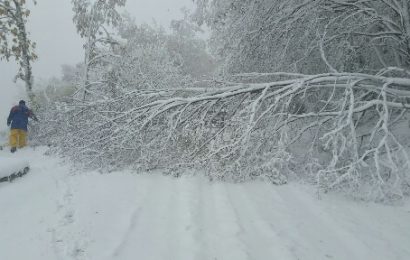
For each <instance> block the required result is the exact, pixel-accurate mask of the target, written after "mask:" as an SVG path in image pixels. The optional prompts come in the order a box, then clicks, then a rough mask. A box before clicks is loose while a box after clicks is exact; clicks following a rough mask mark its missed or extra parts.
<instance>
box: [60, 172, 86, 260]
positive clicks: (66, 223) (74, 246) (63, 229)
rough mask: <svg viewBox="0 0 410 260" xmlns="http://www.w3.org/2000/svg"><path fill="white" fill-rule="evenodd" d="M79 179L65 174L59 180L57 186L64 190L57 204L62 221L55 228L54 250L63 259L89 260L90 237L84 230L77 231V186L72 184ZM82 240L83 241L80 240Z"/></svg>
mask: <svg viewBox="0 0 410 260" xmlns="http://www.w3.org/2000/svg"><path fill="white" fill-rule="evenodd" d="M76 178H77V177H76V176H74V175H72V174H70V173H65V174H62V175H61V176H60V180H57V183H56V185H57V186H58V187H59V190H63V192H62V195H61V197H60V199H59V201H58V204H57V213H58V214H59V215H60V221H59V223H58V224H57V226H56V227H54V228H53V240H54V241H53V244H54V245H53V248H55V250H56V251H57V252H56V253H57V255H59V256H60V257H61V258H62V259H70V260H71V259H75V260H87V259H89V258H88V257H87V254H86V248H87V244H88V243H89V241H88V240H89V239H88V237H89V235H88V234H87V233H86V231H85V230H84V229H82V228H80V229H79V230H76V227H74V226H75V224H76V221H77V220H76V211H75V209H74V206H73V198H74V193H75V192H74V190H73V187H75V186H76V185H75V184H73V183H72V182H73V181H74V180H77V179H76ZM79 238H81V239H79Z"/></svg>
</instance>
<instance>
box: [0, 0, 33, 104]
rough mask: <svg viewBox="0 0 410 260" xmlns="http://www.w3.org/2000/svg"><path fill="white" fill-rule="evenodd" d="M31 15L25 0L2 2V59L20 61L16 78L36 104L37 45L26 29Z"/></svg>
mask: <svg viewBox="0 0 410 260" xmlns="http://www.w3.org/2000/svg"><path fill="white" fill-rule="evenodd" d="M34 3H36V2H34ZM29 15H30V11H29V10H28V9H27V7H26V1H25V0H0V58H4V59H6V60H9V59H10V58H12V57H13V58H15V59H16V61H18V63H19V65H20V67H19V72H18V74H17V76H16V78H19V79H21V80H23V81H24V83H25V87H26V91H27V94H28V97H29V99H30V100H31V101H32V102H34V93H33V72H32V69H31V63H32V62H33V61H34V60H35V59H36V58H37V56H36V54H35V53H34V48H35V43H34V42H32V41H31V40H30V38H29V35H28V32H27V29H26V22H27V17H28V16H29Z"/></svg>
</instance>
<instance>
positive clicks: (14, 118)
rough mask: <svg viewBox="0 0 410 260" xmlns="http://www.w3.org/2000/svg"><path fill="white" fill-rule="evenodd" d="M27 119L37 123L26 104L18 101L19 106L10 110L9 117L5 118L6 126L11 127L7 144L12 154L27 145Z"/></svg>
mask: <svg viewBox="0 0 410 260" xmlns="http://www.w3.org/2000/svg"><path fill="white" fill-rule="evenodd" d="M28 118H31V119H33V120H34V121H38V119H37V117H36V116H35V115H34V114H33V112H32V111H31V110H30V109H29V108H28V107H27V106H26V102H25V101H24V100H20V102H19V104H18V105H17V106H14V107H13V108H12V109H11V111H10V115H9V117H8V118H7V126H11V130H10V139H9V142H10V147H11V150H10V151H11V152H12V153H14V152H15V151H16V150H17V148H23V147H25V146H26V145H27V141H26V140H27V124H28Z"/></svg>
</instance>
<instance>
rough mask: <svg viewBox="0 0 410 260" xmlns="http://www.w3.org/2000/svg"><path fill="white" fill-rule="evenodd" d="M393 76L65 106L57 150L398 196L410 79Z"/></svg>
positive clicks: (222, 85)
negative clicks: (62, 136)
mask: <svg viewBox="0 0 410 260" xmlns="http://www.w3.org/2000/svg"><path fill="white" fill-rule="evenodd" d="M394 70H395V69H394V68H391V69H390V70H389V71H384V72H381V73H380V74H378V75H367V74H354V73H353V74H352V73H329V74H321V75H302V74H288V73H273V74H243V75H237V78H238V79H240V81H242V82H246V81H248V82H249V81H252V82H256V81H259V83H242V84H239V83H235V82H214V88H199V87H191V88H183V89H171V90H134V91H130V92H128V93H126V94H124V95H122V96H121V97H116V98H106V99H97V100H95V101H89V102H86V103H84V102H78V103H65V104H63V103H60V106H59V107H57V108H56V109H58V110H59V111H61V112H64V115H65V117H67V115H68V120H61V119H60V120H61V121H60V120H58V124H59V127H63V128H64V132H65V135H64V138H59V139H58V145H59V147H60V149H61V151H62V152H63V153H65V154H68V155H70V156H71V157H72V158H73V159H74V160H75V161H77V162H79V163H80V164H81V165H86V166H87V167H91V168H100V169H118V168H124V167H133V168H144V169H157V168H166V169H169V170H171V171H172V170H176V169H183V168H186V167H195V168H198V169H203V170H204V171H205V172H206V174H207V175H208V176H209V177H210V178H212V179H222V180H228V181H229V180H230V181H244V180H250V179H255V178H264V179H269V180H270V181H272V182H274V183H285V182H286V181H287V179H288V178H289V177H302V178H306V177H307V178H308V179H309V180H311V181H313V182H315V183H316V184H317V185H318V187H319V188H320V190H322V191H323V190H324V191H327V190H330V189H336V188H342V189H344V190H346V191H349V192H352V191H355V192H356V193H355V194H357V192H360V193H361V194H360V195H363V194H362V193H363V191H365V192H367V194H365V195H366V197H367V198H369V197H370V198H372V199H378V200H382V199H397V198H401V197H403V196H405V195H408V194H409V192H410V174H409V173H410V167H409V166H410V165H409V163H410V161H409V156H408V153H407V151H408V150H409V149H408V148H409V147H408V146H409V142H408V140H409V131H408V123H407V118H406V116H407V115H408V110H409V109H410V104H409V102H408V100H409V98H410V91H409V88H410V79H408V78H405V77H387V76H383V75H384V74H385V73H391V72H392V71H394ZM400 73H401V72H400ZM390 75H392V74H390ZM263 77H265V78H271V79H272V80H271V81H265V80H263ZM250 79H252V80H250ZM256 79H258V80H256ZM124 104H127V105H124ZM61 114H63V113H60V115H61ZM63 121H65V125H63V124H62V122H63Z"/></svg>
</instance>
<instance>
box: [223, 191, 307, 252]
mask: <svg viewBox="0 0 410 260" xmlns="http://www.w3.org/2000/svg"><path fill="white" fill-rule="evenodd" d="M244 185H245V184H226V188H227V196H228V198H229V200H230V202H231V203H232V205H233V207H234V209H235V212H236V215H237V216H238V220H239V222H240V223H242V225H243V227H244V228H243V232H242V233H241V234H240V236H241V239H242V240H243V241H245V243H246V245H247V247H248V248H247V251H248V254H249V255H250V257H249V258H250V259H299V258H298V257H297V256H296V255H295V254H294V252H293V250H292V246H291V244H289V243H287V241H284V240H283V237H282V236H281V234H280V233H279V232H277V230H274V229H272V228H271V226H270V224H269V222H268V221H266V220H265V219H263V218H261V215H260V214H258V212H257V211H256V210H255V208H254V201H252V200H250V199H249V197H248V192H249V190H248V189H245V188H244ZM266 206H267V207H268V206H269V205H266ZM270 221H272V220H270ZM273 221H275V220H274V219H273Z"/></svg>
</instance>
